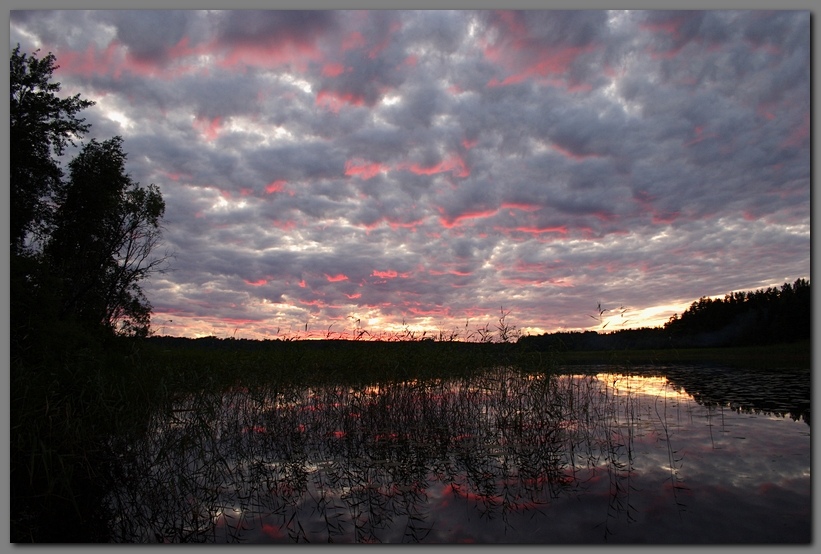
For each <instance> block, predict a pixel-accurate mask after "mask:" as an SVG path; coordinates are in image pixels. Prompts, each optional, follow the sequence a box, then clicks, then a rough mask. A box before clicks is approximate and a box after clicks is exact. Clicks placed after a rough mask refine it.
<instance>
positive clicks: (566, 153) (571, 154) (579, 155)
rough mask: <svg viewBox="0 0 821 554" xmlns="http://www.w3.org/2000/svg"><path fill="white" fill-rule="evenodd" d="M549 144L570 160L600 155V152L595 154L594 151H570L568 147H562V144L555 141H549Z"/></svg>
mask: <svg viewBox="0 0 821 554" xmlns="http://www.w3.org/2000/svg"><path fill="white" fill-rule="evenodd" d="M550 146H551V147H552V148H553V150H555V151H556V152H558V153H559V154H561V155H563V156H565V157H567V158H570V159H572V160H576V161H582V160H585V159H587V158H600V157H601V154H595V153H589V154H588V153H581V152H574V151H572V150H570V149H568V148H564V147H562V146H559V145H558V144H556V143H555V142H554V143H551V145H550Z"/></svg>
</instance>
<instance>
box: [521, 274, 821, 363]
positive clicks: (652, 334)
mask: <svg viewBox="0 0 821 554" xmlns="http://www.w3.org/2000/svg"><path fill="white" fill-rule="evenodd" d="M811 309H812V303H811V299H810V283H809V282H808V281H806V280H805V279H798V280H797V281H795V283H793V284H792V285H790V284H789V283H784V284H783V285H782V286H781V288H780V289H778V288H775V287H769V288H767V289H760V290H756V291H751V292H734V293H728V294H726V295H725V296H724V298H723V299H721V298H716V299H711V298H707V297H701V298H699V299H698V300H697V301H695V302H693V303H692V304H691V305H690V307H689V308H687V310H686V311H685V312H684V313H683V314H681V316H679V315H678V314H676V315H675V316H673V317H672V318H670V320H669V321H667V323H665V324H664V325H663V326H661V327H645V328H640V329H622V330H618V331H609V332H604V331H598V332H597V331H584V332H581V331H576V332H562V333H546V334H543V335H536V336H525V337H521V338H520V339H519V343H520V344H522V345H526V346H527V347H528V348H530V349H532V350H540V351H545V350H555V351H560V352H563V351H589V350H624V349H636V350H640V349H664V348H699V347H702V348H703V347H722V346H751V345H764V344H782V343H789V342H795V341H801V340H808V339H809V338H810V321H811V313H810V312H811Z"/></svg>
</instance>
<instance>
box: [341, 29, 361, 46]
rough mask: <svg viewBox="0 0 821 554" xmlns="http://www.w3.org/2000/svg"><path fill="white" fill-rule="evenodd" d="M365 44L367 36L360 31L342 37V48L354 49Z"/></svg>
mask: <svg viewBox="0 0 821 554" xmlns="http://www.w3.org/2000/svg"><path fill="white" fill-rule="evenodd" d="M363 46H365V38H364V37H363V36H362V33H360V32H359V31H354V32H353V33H351V34H349V35H348V36H346V37H345V38H343V39H342V50H354V49H356V48H362V47H363Z"/></svg>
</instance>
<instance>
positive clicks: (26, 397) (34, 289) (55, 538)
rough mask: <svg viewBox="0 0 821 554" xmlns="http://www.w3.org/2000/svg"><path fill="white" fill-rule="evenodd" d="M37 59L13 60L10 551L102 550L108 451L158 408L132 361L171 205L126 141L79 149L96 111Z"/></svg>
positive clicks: (144, 326)
mask: <svg viewBox="0 0 821 554" xmlns="http://www.w3.org/2000/svg"><path fill="white" fill-rule="evenodd" d="M36 54H37V53H36V52H35V55H31V56H30V55H28V54H26V53H23V52H21V51H20V46H19V45H18V46H17V47H16V48H14V49H13V51H12V53H11V56H10V59H9V62H10V64H9V65H10V74H9V78H10V83H9V85H10V86H9V89H10V99H9V142H10V145H9V146H10V147H9V162H10V163H9V180H10V194H9V200H10V207H11V218H10V221H9V226H10V240H9V252H10V260H9V261H10V263H9V265H10V287H9V290H10V296H11V302H10V333H9V339H10V362H11V363H10V370H11V379H10V387H11V409H10V412H11V418H10V429H11V441H10V445H11V446H10V489H11V506H12V514H11V540H12V542H74V541H82V542H88V541H102V542H105V541H106V540H107V535H106V533H107V528H108V523H107V521H106V518H107V517H108V516H107V515H106V510H105V501H104V495H105V491H106V487H107V486H108V484H107V483H106V482H105V480H106V478H107V475H108V473H107V470H106V468H108V467H109V465H110V464H111V463H112V460H116V455H115V454H114V453H113V452H112V451H111V447H110V445H109V440H108V437H109V436H110V435H112V434H113V433H116V432H120V431H121V430H122V429H123V428H125V427H126V425H125V424H124V423H123V421H124V420H123V419H122V417H123V414H129V413H131V414H138V417H133V418H132V419H134V420H140V421H139V424H143V421H147V419H148V417H149V416H148V413H147V412H146V411H145V410H144V409H143V408H142V407H141V406H143V407H145V406H148V405H149V402H150V400H151V398H153V397H156V394H155V392H156V391H155V390H152V389H150V388H149V387H148V386H145V387H142V389H143V390H141V389H140V381H138V380H137V379H139V378H141V377H142V378H144V375H145V372H146V370H145V368H144V367H140V365H139V364H138V363H136V361H135V360H136V358H135V357H134V356H133V352H134V350H133V349H134V348H136V347H137V346H138V344H137V343H138V341H139V339H140V338H144V337H146V336H147V335H148V334H149V322H150V315H151V304H150V303H149V301H148V299H147V298H146V297H145V295H144V294H143V291H142V289H141V287H140V285H141V282H142V280H143V279H145V278H146V277H148V276H149V275H150V274H151V273H153V272H154V271H157V270H159V269H160V267H161V265H162V264H163V262H164V260H165V257H164V256H160V257H157V256H156V255H155V253H154V249H155V247H156V246H157V245H158V244H159V242H160V240H161V225H160V220H161V219H162V217H163V214H164V211H165V203H164V201H163V199H162V196H161V194H160V191H159V189H158V188H157V187H156V186H154V185H149V186H147V187H141V186H140V185H139V184H138V183H135V182H134V181H132V179H131V178H130V177H129V175H128V174H127V173H126V172H125V160H126V154H125V152H124V151H123V140H122V138H120V137H117V136H115V137H112V138H109V139H106V140H102V141H97V140H96V139H93V138H92V139H91V140H89V141H88V142H84V143H80V144H78V142H80V141H81V139H83V138H84V136H85V135H86V133H88V132H89V131H90V129H91V126H90V125H89V124H87V123H85V120H84V119H83V118H82V117H80V113H81V112H82V111H83V110H84V109H86V108H88V107H90V106H92V105H93V104H94V102H92V101H89V100H85V99H82V98H81V97H80V95H79V94H77V95H75V96H72V97H68V98H62V97H60V96H59V95H58V93H59V92H60V83H57V82H54V81H53V73H54V71H55V69H57V68H58V66H57V65H56V60H55V57H54V55H53V54H51V53H49V54H47V55H45V56H42V57H38V56H37V55H36ZM71 147H76V155H74V156H73V157H72V158H71V159H70V160H69V161H68V163H67V164H66V166H65V167H64V166H63V165H62V160H63V157H64V156H65V157H67V155H68V154H70V152H69V151H68V150H69V148H71ZM156 381H157V380H156V379H154V382H156ZM126 391H127V392H126ZM129 408H130V409H129Z"/></svg>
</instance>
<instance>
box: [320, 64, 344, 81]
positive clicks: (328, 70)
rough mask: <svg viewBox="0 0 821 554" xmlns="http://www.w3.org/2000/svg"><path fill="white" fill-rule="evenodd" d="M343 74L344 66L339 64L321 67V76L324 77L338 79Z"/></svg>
mask: <svg viewBox="0 0 821 554" xmlns="http://www.w3.org/2000/svg"><path fill="white" fill-rule="evenodd" d="M344 72H345V66H344V65H342V64H341V63H337V62H331V63H326V64H325V65H324V66H322V74H323V75H325V76H326V77H339V76H340V75H342V74H343V73H344Z"/></svg>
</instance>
